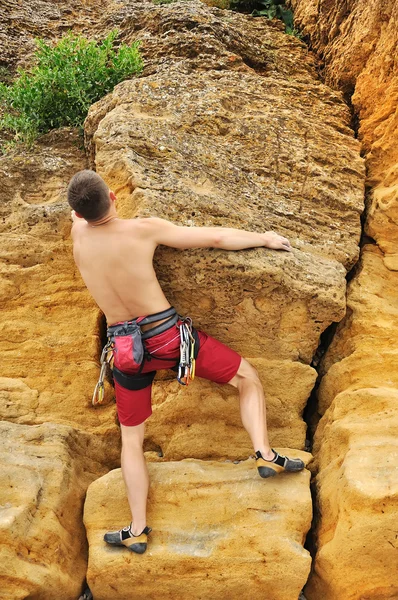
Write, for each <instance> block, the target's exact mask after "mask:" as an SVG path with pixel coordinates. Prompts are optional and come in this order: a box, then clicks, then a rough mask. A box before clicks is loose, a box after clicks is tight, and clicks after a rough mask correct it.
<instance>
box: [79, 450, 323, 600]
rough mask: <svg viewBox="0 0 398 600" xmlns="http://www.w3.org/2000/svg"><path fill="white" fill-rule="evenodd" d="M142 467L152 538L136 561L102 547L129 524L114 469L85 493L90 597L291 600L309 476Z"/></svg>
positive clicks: (303, 562)
mask: <svg viewBox="0 0 398 600" xmlns="http://www.w3.org/2000/svg"><path fill="white" fill-rule="evenodd" d="M299 454H300V456H302V457H303V458H304V459H305V458H307V459H308V457H309V455H308V454H307V455H306V454H305V453H299ZM149 470H150V475H151V478H152V480H153V487H152V488H151V491H150V499H149V511H150V512H149V516H148V522H149V523H150V525H151V527H152V528H153V532H152V534H151V535H150V536H149V543H148V550H147V552H146V554H145V555H144V556H139V555H134V554H132V553H130V552H129V551H128V550H126V549H124V548H111V547H109V546H108V547H107V546H106V544H105V542H103V541H102V538H103V534H104V532H105V531H107V530H109V529H115V528H118V527H120V526H121V525H124V524H126V523H128V521H129V519H130V516H129V510H128V505H127V501H126V500H125V497H124V492H123V481H122V477H121V473H120V471H119V470H115V471H112V472H110V473H109V474H108V475H106V476H105V477H102V478H101V479H98V480H97V481H95V482H94V483H93V484H92V485H91V486H90V487H89V489H88V493H87V500H86V503H85V509H84V513H85V516H84V522H85V526H86V529H87V534H88V538H89V544H90V551H89V568H88V573H87V581H88V584H89V586H90V589H91V590H92V592H93V595H94V598H95V599H96V600H109V598H111V597H117V598H118V600H123V599H124V598H126V599H129V600H130V598H131V597H132V593H133V595H134V598H135V599H137V600H139V599H141V598H142V599H143V598H145V599H151V600H152V599H153V600H154V599H155V598H159V590H161V596H162V598H164V599H165V600H171V599H173V600H174V599H175V600H177V599H180V598H192V599H195V600H199V599H202V598H231V599H232V598H242V600H249V599H251V598H254V597H258V598H267V600H297V598H298V595H299V593H300V590H301V588H302V586H303V584H304V583H305V581H306V578H307V576H308V572H309V568H310V562H311V559H310V556H309V554H308V552H307V551H306V550H304V548H303V542H304V539H305V535H306V532H307V530H308V528H309V526H310V522H311V499H310V493H309V486H308V484H309V472H308V471H304V472H302V473H297V474H285V475H281V476H278V477H276V478H275V479H274V480H262V479H260V477H258V475H257V473H256V470H255V465H254V461H250V462H248V461H246V462H243V463H240V464H238V465H234V464H232V463H215V462H201V461H194V460H184V461H179V462H169V463H162V464H156V463H151V464H150V465H149ZM287 565H288V569H287ZM154 581H156V588H154ZM132 588H134V589H133V591H132Z"/></svg>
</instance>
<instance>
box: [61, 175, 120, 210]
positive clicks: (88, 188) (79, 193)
mask: <svg viewBox="0 0 398 600" xmlns="http://www.w3.org/2000/svg"><path fill="white" fill-rule="evenodd" d="M67 195H68V202H69V204H70V206H71V207H72V208H73V210H75V211H76V212H77V213H79V214H80V215H81V216H82V217H84V218H85V219H86V220H87V221H95V220H96V219H101V217H103V216H104V215H105V214H106V212H107V211H108V209H109V205H110V198H109V189H108V186H107V185H106V183H105V181H104V180H103V179H102V177H100V176H99V175H98V174H97V173H96V172H95V171H89V170H88V169H85V170H84V171H79V172H78V173H76V175H74V176H73V177H72V179H71V180H70V182H69V185H68V192H67Z"/></svg>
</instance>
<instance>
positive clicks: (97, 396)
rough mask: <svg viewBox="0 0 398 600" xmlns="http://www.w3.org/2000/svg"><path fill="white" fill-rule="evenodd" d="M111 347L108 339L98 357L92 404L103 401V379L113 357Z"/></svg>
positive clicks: (95, 404)
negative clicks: (98, 367)
mask: <svg viewBox="0 0 398 600" xmlns="http://www.w3.org/2000/svg"><path fill="white" fill-rule="evenodd" d="M112 349H113V344H112V342H111V340H108V342H107V343H106V345H105V346H104V348H103V350H102V352H101V358H100V365H101V370H100V374H99V379H98V382H97V384H96V386H95V388H94V393H93V397H92V400H91V403H92V405H93V406H97V405H98V404H102V402H103V401H104V396H105V385H104V379H105V375H106V368H107V366H108V365H109V363H110V362H111V360H112V357H113V352H112Z"/></svg>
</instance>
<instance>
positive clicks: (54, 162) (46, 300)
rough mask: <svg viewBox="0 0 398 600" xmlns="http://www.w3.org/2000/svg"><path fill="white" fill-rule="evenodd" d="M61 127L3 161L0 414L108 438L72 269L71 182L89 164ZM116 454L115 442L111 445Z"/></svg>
mask: <svg viewBox="0 0 398 600" xmlns="http://www.w3.org/2000/svg"><path fill="white" fill-rule="evenodd" d="M79 146H80V147H81V140H79V138H78V137H77V135H76V133H74V132H71V131H69V130H64V131H62V132H59V133H58V134H51V135H48V136H46V137H45V138H44V139H43V141H42V143H41V145H40V146H39V147H37V148H35V149H34V150H32V151H31V152H25V153H23V154H15V155H13V156H7V157H4V156H3V157H1V158H0V174H1V178H0V215H1V217H2V219H1V224H0V232H1V243H0V273H1V280H0V301H1V306H2V327H1V331H0V350H1V357H2V359H1V377H0V418H2V419H7V420H9V421H14V422H17V423H24V424H34V423H42V422H43V421H53V422H58V423H64V424H68V425H71V426H73V427H77V428H81V429H82V428H84V429H85V430H88V431H93V432H97V433H101V435H104V436H106V435H107V434H109V433H111V432H112V431H114V433H117V428H116V425H115V423H114V418H113V416H112V415H113V408H112V407H111V406H108V407H104V408H101V409H99V410H98V409H97V410H95V409H93V408H92V407H91V396H92V392H93V388H94V385H95V383H96V380H97V378H98V354H99V351H100V350H99V348H100V341H99V334H100V319H101V317H100V314H99V311H98V309H97V308H96V307H95V305H94V303H93V301H92V300H91V298H90V297H89V294H88V293H87V292H86V290H85V287H84V284H83V282H82V281H81V278H80V275H79V273H78V272H77V269H76V267H75V265H74V263H73V259H72V249H71V243H70V239H69V234H70V210H69V208H68V205H67V204H66V202H65V198H66V186H67V184H68V181H69V179H70V177H71V176H72V175H73V174H74V173H75V172H76V171H77V170H79V169H82V168H84V167H85V164H86V162H85V157H84V154H83V152H82V150H81V148H79ZM107 447H108V450H107V452H108V455H109V457H110V458H111V457H112V455H113V458H115V457H116V455H117V453H118V443H117V442H113V444H109V441H108V443H107Z"/></svg>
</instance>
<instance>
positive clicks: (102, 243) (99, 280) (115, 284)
mask: <svg viewBox="0 0 398 600" xmlns="http://www.w3.org/2000/svg"><path fill="white" fill-rule="evenodd" d="M72 238H73V255H74V258H75V262H76V265H77V267H78V269H79V271H80V273H81V276H82V278H83V280H84V283H85V284H86V286H87V288H88V290H89V292H90V293H91V295H92V296H93V298H94V300H95V301H96V303H97V304H98V306H99V307H100V308H101V310H102V311H103V313H104V314H105V316H106V319H107V322H108V325H111V324H114V323H117V322H120V321H127V320H129V319H133V318H135V317H138V316H144V315H147V314H152V313H156V312H159V311H162V310H165V309H166V308H168V307H169V306H170V304H169V302H168V301H167V299H166V297H165V295H164V293H163V291H162V289H161V287H160V285H159V282H158V280H157V277H156V273H155V271H154V268H153V254H154V251H155V248H156V245H155V244H154V242H153V241H152V240H148V239H146V237H145V235H143V233H142V231H141V228H140V224H139V221H138V220H134V219H129V220H125V219H115V220H114V221H110V222H108V223H106V224H104V225H99V226H96V227H93V226H92V225H90V224H89V223H87V222H86V221H84V220H81V221H77V222H76V223H75V224H74V226H73V230H72Z"/></svg>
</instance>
